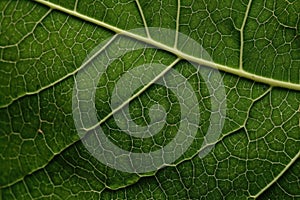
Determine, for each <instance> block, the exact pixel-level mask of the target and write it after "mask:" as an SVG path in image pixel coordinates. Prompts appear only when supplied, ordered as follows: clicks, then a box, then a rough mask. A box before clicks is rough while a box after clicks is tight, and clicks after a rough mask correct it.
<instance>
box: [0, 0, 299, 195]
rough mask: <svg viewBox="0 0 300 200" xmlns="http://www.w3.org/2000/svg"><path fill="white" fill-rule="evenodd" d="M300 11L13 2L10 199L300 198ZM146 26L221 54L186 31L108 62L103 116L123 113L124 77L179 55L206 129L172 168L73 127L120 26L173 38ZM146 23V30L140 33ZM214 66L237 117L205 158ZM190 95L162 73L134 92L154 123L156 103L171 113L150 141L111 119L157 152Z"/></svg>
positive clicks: (230, 112)
mask: <svg viewBox="0 0 300 200" xmlns="http://www.w3.org/2000/svg"><path fill="white" fill-rule="evenodd" d="M299 13H300V1H298V0H289V1H287V0H223V1H221V0H201V1H196V0H195V1H159V0H149V1H148V0H143V1H133V0H132V1H125V0H104V1H100V0H70V1H63V0H49V1H45V0H36V1H34V0H33V1H29V0H13V1H10V0H1V1H0V199H1V197H2V199H151V198H152V199H253V198H258V199H298V198H300V162H299V158H300V14H299ZM147 27H161V28H168V29H172V30H177V31H179V32H181V33H183V34H185V35H187V36H189V37H190V38H192V39H194V40H195V41H197V42H198V43H199V44H200V45H202V47H203V48H204V49H205V50H206V51H207V52H208V54H209V55H210V57H211V58H212V60H213V61H214V63H215V64H211V65H210V63H208V64H205V66H202V64H203V63H202V60H203V59H202V58H200V57H197V55H193V54H192V52H189V51H192V49H190V50H187V51H185V52H184V53H182V52H179V51H178V50H177V49H175V48H174V44H176V36H174V43H172V44H169V43H167V44H162V45H161V46H160V49H155V48H149V49H144V50H143V49H142V50H141V49H139V50H136V51H132V52H129V53H127V54H125V55H123V56H122V57H121V58H118V59H116V60H114V62H112V63H111V65H110V66H109V68H108V69H107V71H106V72H104V75H103V76H102V77H101V79H100V80H99V83H97V91H96V101H95V107H96V109H97V115H98V118H99V121H100V120H101V119H104V118H105V117H106V116H108V115H109V114H110V113H111V112H112V110H111V108H110V107H109V104H110V101H111V95H112V93H113V89H114V86H115V84H116V82H117V81H118V79H119V78H120V76H121V75H122V74H125V73H126V72H127V71H129V70H130V69H133V68H134V67H137V66H139V65H142V64H143V63H160V64H163V65H166V66H169V65H171V63H173V62H174V61H176V59H177V58H180V60H179V61H178V62H177V63H176V64H175V66H173V69H174V70H176V71H177V72H178V73H180V74H182V75H183V76H184V77H185V78H186V79H187V80H188V82H189V84H190V85H191V86H192V88H193V90H194V92H195V94H196V96H197V99H198V104H199V110H200V119H199V127H198V132H197V134H196V137H195V139H194V141H193V143H192V145H191V146H190V147H189V148H188V150H187V151H186V152H185V153H184V154H183V155H182V156H181V157H180V158H179V159H177V160H176V161H175V162H174V163H173V165H171V166H167V167H164V168H162V169H159V170H157V171H154V172H149V173H145V174H134V173H126V172H121V171H118V170H115V169H113V168H110V167H108V166H106V165H104V164H102V163H101V162H99V161H98V160H97V159H95V158H94V157H93V156H92V155H91V154H90V153H89V152H88V150H87V149H86V148H85V146H84V145H83V144H82V141H81V140H80V137H79V135H78V133H77V130H76V127H75V125H74V120H73V115H72V112H73V111H72V92H73V86H74V83H75V77H76V74H77V73H78V72H79V71H80V70H82V63H83V62H84V61H85V59H86V58H87V56H88V55H89V54H90V53H91V51H92V50H93V49H94V48H95V47H97V45H99V44H100V43H102V42H104V41H106V40H107V39H109V38H111V37H113V36H115V35H116V34H117V33H119V34H121V35H122V34H123V36H122V37H128V38H131V40H132V41H134V42H136V43H137V44H140V45H141V44H144V43H145V44H147V43H148V44H149V45H153V46H155V45H156V43H155V41H164V38H163V36H161V35H153V36H152V39H149V38H147V30H148V29H147ZM135 28H144V29H145V34H140V35H138V34H137V33H136V34H132V35H129V34H128V33H129V32H128V31H129V30H132V29H135ZM152 34H153V33H152ZM150 35H151V33H150ZM161 37H162V38H161ZM141 38H144V40H143V39H142V41H140V40H141ZM177 42H178V43H180V42H182V41H177ZM121 45H123V46H125V48H126V42H125V43H124V44H121ZM159 45H160V44H159ZM189 61H192V62H193V63H195V64H199V65H200V64H201V67H200V68H195V67H194V66H193V65H192V64H191V63H190V62H189ZM211 68H217V69H219V70H220V73H221V76H222V81H223V83H224V87H225V92H226V97H217V98H219V100H220V101H222V100H223V98H226V102H227V103H226V104H227V108H226V118H225V122H224V127H223V129H222V133H221V135H220V137H219V138H218V140H217V141H216V144H215V146H214V148H213V149H212V150H211V151H210V152H209V153H208V154H207V155H206V156H204V157H203V158H200V157H199V156H198V154H199V153H200V154H201V153H202V152H205V150H206V149H209V148H201V147H202V144H203V141H204V136H205V134H206V132H207V130H208V127H209V123H210V122H209V119H210V115H211V110H210V109H211V106H212V105H211V102H210V98H209V97H210V93H209V90H208V89H207V85H206V83H205V81H204V79H203V77H201V76H200V75H199V70H203V71H204V72H207V73H209V69H211ZM138 90H139V89H138ZM137 92H138V91H137ZM178 102H179V100H178V99H177V97H176V95H174V93H172V91H170V90H168V89H166V88H164V87H162V86H161V85H157V84H152V85H151V86H150V87H148V88H147V89H146V90H145V91H143V92H142V93H141V94H140V95H138V97H137V98H135V99H133V100H132V101H131V102H130V103H129V109H130V115H131V118H132V119H133V121H134V122H135V123H136V124H139V125H141V126H146V125H147V124H149V122H150V117H149V112H150V110H151V109H150V107H151V106H153V105H156V104H160V105H162V106H163V107H164V109H165V110H166V112H167V118H166V122H167V123H166V125H165V126H164V127H163V129H162V130H161V131H160V132H159V133H158V134H157V135H155V136H153V137H151V138H146V139H143V140H141V139H139V138H134V137H131V136H129V135H126V134H124V133H122V130H120V129H119V128H118V126H117V124H116V122H115V120H114V118H113V117H109V118H107V120H105V121H104V122H103V123H102V124H101V127H102V129H103V131H104V133H105V134H106V135H107V136H108V138H109V139H110V140H111V141H112V142H113V143H114V144H116V145H118V146H119V147H120V148H122V149H126V150H130V151H132V152H150V151H154V150H157V149H160V148H161V147H163V146H165V145H166V144H168V143H169V142H170V141H171V140H172V138H174V137H175V135H176V133H177V130H178V129H179V124H180V116H179V115H178V113H179V112H180V106H179V103H178Z"/></svg>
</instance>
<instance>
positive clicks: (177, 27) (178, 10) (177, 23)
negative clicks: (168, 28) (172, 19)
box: [174, 0, 180, 49]
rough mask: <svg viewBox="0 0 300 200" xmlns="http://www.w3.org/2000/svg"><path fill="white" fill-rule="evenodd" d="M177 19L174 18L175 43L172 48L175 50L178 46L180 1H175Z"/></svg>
mask: <svg viewBox="0 0 300 200" xmlns="http://www.w3.org/2000/svg"><path fill="white" fill-rule="evenodd" d="M177 4H178V5H177V17H176V35H175V43H174V48H175V49H177V45H178V33H179V20H180V0H178V1H177Z"/></svg>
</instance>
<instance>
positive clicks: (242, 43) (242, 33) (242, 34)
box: [239, 0, 252, 70]
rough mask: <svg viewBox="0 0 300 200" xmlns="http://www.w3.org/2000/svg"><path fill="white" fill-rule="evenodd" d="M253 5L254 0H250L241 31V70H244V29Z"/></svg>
mask: <svg viewBox="0 0 300 200" xmlns="http://www.w3.org/2000/svg"><path fill="white" fill-rule="evenodd" d="M251 4H252V0H249V3H248V5H247V8H246V12H245V16H244V20H243V23H242V26H241V29H240V37H241V46H240V64H239V65H240V66H239V68H240V69H241V70H242V69H243V48H244V29H245V25H246V22H247V18H248V16H249V11H250V7H251Z"/></svg>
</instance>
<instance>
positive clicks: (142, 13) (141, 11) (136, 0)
mask: <svg viewBox="0 0 300 200" xmlns="http://www.w3.org/2000/svg"><path fill="white" fill-rule="evenodd" d="M135 2H136V5H137V7H138V9H139V11H140V14H141V17H142V20H143V23H144V26H145V31H146V34H147V37H148V38H151V35H150V33H149V29H148V25H147V21H146V18H145V16H144V12H143V9H142V7H141V5H140V2H139V0H135Z"/></svg>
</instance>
